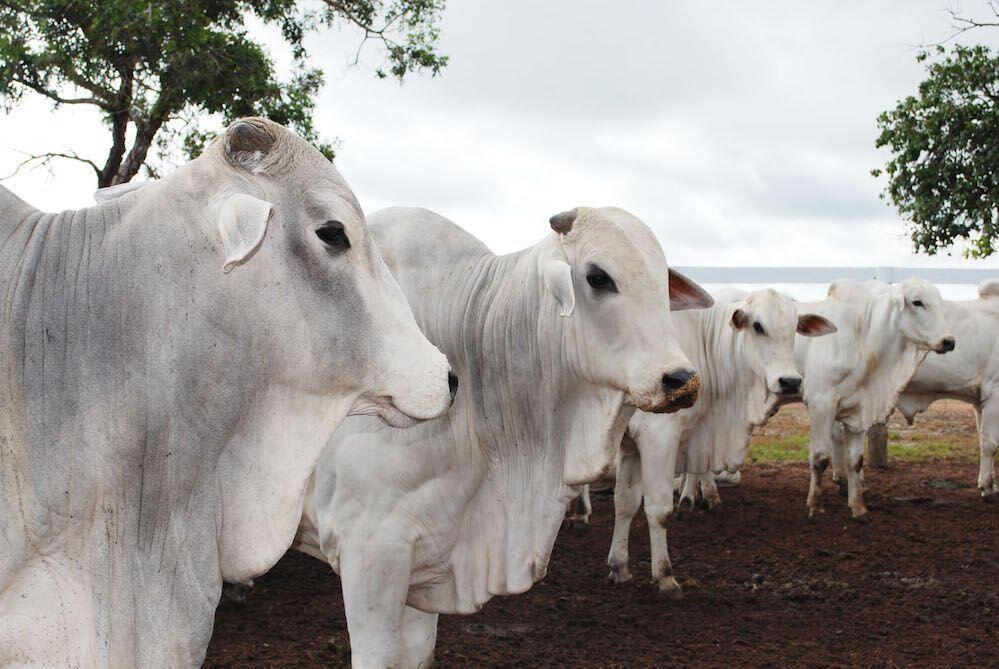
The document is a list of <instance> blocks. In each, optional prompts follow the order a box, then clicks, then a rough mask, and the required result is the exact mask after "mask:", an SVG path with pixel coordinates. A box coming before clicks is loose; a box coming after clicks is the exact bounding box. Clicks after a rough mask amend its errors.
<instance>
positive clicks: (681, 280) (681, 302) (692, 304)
mask: <svg viewBox="0 0 999 669" xmlns="http://www.w3.org/2000/svg"><path fill="white" fill-rule="evenodd" d="M714 303H715V301H714V299H713V298H712V297H711V296H710V295H708V294H707V292H706V291H705V290H704V289H703V288H701V287H700V286H698V285H697V284H696V283H694V282H693V281H692V280H690V279H688V278H687V277H685V276H684V275H683V274H680V273H679V272H677V271H676V270H674V269H671V270H669V308H670V309H672V310H673V311H683V310H684V309H707V308H708V307H710V306H711V305H713V304H714Z"/></svg>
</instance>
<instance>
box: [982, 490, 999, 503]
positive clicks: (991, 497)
mask: <svg viewBox="0 0 999 669" xmlns="http://www.w3.org/2000/svg"><path fill="white" fill-rule="evenodd" d="M982 501H983V502H985V503H986V504H999V492H996V491H994V490H993V491H992V492H985V491H984V490H983V491H982Z"/></svg>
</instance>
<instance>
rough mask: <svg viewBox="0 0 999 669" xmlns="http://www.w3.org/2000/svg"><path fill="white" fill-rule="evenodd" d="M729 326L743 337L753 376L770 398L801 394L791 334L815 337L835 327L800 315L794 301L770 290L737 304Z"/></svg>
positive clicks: (823, 319) (826, 321)
mask: <svg viewBox="0 0 999 669" xmlns="http://www.w3.org/2000/svg"><path fill="white" fill-rule="evenodd" d="M734 306H735V308H734V310H733V311H732V318H731V321H730V322H731V325H732V327H733V328H735V329H736V330H738V331H739V333H740V336H741V337H742V345H743V347H744V348H743V353H744V355H745V357H746V360H747V362H748V363H749V367H750V369H752V371H753V374H754V375H755V376H756V377H757V378H759V379H761V380H763V381H764V382H765V383H766V387H767V391H768V392H769V393H771V394H773V395H777V396H784V397H793V396H796V395H799V394H800V393H801V373H800V372H799V371H798V368H797V367H796V366H795V364H794V335H795V333H798V334H802V335H804V336H806V337H818V336H821V335H825V334H830V333H833V332H836V326H835V325H833V324H832V323H830V322H829V321H828V320H826V319H825V318H823V317H822V316H819V315H817V314H801V315H799V314H798V312H797V309H796V307H795V304H794V301H792V300H791V298H789V297H787V296H786V295H782V294H780V293H778V292H777V291H775V290H773V289H766V290H757V291H754V292H752V293H749V294H748V295H747V296H746V298H745V299H744V300H743V301H741V302H738V303H736V304H735V305H734Z"/></svg>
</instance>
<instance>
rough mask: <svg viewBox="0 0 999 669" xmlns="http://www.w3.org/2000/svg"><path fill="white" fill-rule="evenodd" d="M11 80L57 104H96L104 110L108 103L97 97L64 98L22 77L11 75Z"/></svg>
mask: <svg viewBox="0 0 999 669" xmlns="http://www.w3.org/2000/svg"><path fill="white" fill-rule="evenodd" d="M11 81H13V82H14V83H15V84H20V85H21V86H24V87H25V88H29V89H31V90H33V91H34V92H36V93H38V94H39V95H43V96H45V97H47V98H48V99H50V100H53V101H55V102H58V103H59V104H64V105H96V106H98V107H100V108H101V109H104V110H107V109H108V104H107V103H106V102H105V101H104V100H101V99H99V98H64V97H62V96H61V95H59V94H57V93H54V92H52V91H50V90H48V89H47V88H45V87H44V86H42V85H41V84H37V83H33V82H30V81H26V80H24V79H21V78H20V77H11Z"/></svg>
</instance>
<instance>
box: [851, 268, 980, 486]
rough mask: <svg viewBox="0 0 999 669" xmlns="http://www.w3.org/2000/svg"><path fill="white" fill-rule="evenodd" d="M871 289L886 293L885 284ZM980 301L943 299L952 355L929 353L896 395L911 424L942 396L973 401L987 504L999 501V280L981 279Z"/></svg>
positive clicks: (876, 285)
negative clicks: (998, 472)
mask: <svg viewBox="0 0 999 669" xmlns="http://www.w3.org/2000/svg"><path fill="white" fill-rule="evenodd" d="M871 289H872V290H874V291H878V292H883V291H885V290H887V289H888V286H887V285H886V284H880V285H878V284H874V285H872V286H871ZM978 293H979V297H978V299H977V300H964V301H949V300H944V302H943V312H944V320H945V321H946V322H947V323H948V325H950V327H951V330H952V332H953V333H954V337H955V340H956V341H957V342H960V343H959V345H958V346H957V347H956V348H955V349H954V351H953V352H952V353H947V354H946V355H941V354H938V353H931V354H929V355H928V356H927V357H926V359H925V360H924V361H923V363H922V364H921V365H920V366H919V368H918V369H917V370H916V373H915V375H914V376H913V377H912V380H910V381H909V384H908V385H907V386H906V387H905V391H904V392H903V393H902V396H901V397H899V399H898V404H897V408H898V410H899V412H901V413H902V415H903V416H905V418H906V420H907V421H909V423H910V424H911V423H912V422H913V421H914V420H915V417H916V414H918V413H921V412H923V411H925V410H926V409H927V408H929V406H930V404H932V403H933V402H935V401H936V400H938V399H956V400H961V401H963V402H967V403H968V404H971V405H972V406H973V407H974V408H975V414H976V417H977V419H978V439H979V446H980V449H981V456H980V457H981V459H980V461H979V470H978V491H979V493H980V494H981V496H982V499H983V500H985V501H987V502H997V503H999V484H997V482H996V473H995V455H996V448H997V447H999V338H997V337H996V332H999V280H996V279H992V280H988V281H984V282H982V284H981V285H980V286H979V287H978ZM833 462H834V464H836V467H837V472H836V474H837V475H838V476H839V477H840V478H842V479H844V480H845V478H846V471H845V467H843V466H842V465H841V463H842V462H843V460H841V459H837V458H834V459H833Z"/></svg>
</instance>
